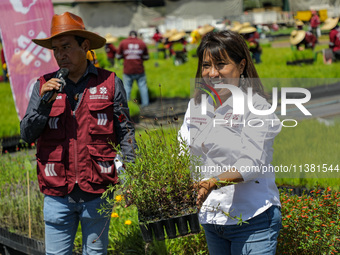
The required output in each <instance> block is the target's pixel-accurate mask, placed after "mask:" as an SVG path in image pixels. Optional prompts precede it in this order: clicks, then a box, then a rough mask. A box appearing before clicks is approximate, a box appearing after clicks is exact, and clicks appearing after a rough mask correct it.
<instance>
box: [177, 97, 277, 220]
mask: <svg viewBox="0 0 340 255" xmlns="http://www.w3.org/2000/svg"><path fill="white" fill-rule="evenodd" d="M243 94H244V97H245V100H244V101H245V102H247V95H246V94H245V93H243ZM252 100H253V106H254V108H255V109H257V110H268V109H270V107H271V106H270V104H269V103H268V102H267V101H266V100H265V99H264V98H263V97H261V96H259V95H258V94H254V95H253V97H252ZM213 103H214V102H213V100H212V98H210V97H209V98H208V99H207V107H206V113H204V114H202V106H201V104H199V105H195V103H194V100H193V99H191V100H190V102H189V105H188V109H187V111H186V114H185V117H184V122H183V125H182V127H181V129H180V131H179V136H180V137H182V139H183V140H184V141H186V142H187V143H188V145H189V148H190V151H191V153H193V154H194V155H197V156H200V160H201V165H200V166H195V169H194V170H193V171H200V174H201V177H202V179H209V178H211V177H213V176H216V175H219V174H221V173H222V172H224V171H226V170H227V169H230V168H232V167H235V168H236V169H237V170H238V171H239V172H240V174H241V175H242V177H243V179H244V181H243V182H241V183H238V184H234V185H228V186H224V187H221V188H219V189H216V190H213V191H212V192H211V193H210V195H209V196H208V198H207V199H206V201H205V202H204V203H203V205H202V208H201V210H200V213H199V219H200V223H201V224H206V223H208V224H219V225H233V224H236V223H237V219H233V217H240V216H241V215H242V220H244V221H246V220H248V219H250V218H253V217H255V216H257V215H259V214H260V213H262V212H264V211H265V210H266V209H268V208H269V207H271V206H272V205H278V206H281V204H280V200H279V192H278V189H277V187H276V184H275V172H274V171H273V168H272V166H271V165H270V163H271V161H272V158H273V142H274V138H275V136H276V135H277V134H278V133H279V132H280V131H281V126H282V125H281V122H280V120H279V119H278V118H277V116H276V115H275V114H274V113H272V114H269V115H264V116H262V115H256V114H254V113H252V112H250V110H249V109H248V106H247V104H246V103H245V105H244V114H243V115H240V114H233V97H232V96H231V97H229V98H228V99H227V100H226V101H225V102H224V103H223V105H221V106H220V107H218V108H217V109H216V111H215V110H214V105H213ZM228 215H230V216H231V217H229V216H228Z"/></svg>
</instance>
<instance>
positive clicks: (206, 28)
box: [198, 24, 215, 35]
mask: <svg viewBox="0 0 340 255" xmlns="http://www.w3.org/2000/svg"><path fill="white" fill-rule="evenodd" d="M214 29H215V27H213V26H212V25H209V24H206V25H204V26H203V27H200V28H199V29H198V33H200V35H205V34H206V33H209V32H211V31H213V30H214Z"/></svg>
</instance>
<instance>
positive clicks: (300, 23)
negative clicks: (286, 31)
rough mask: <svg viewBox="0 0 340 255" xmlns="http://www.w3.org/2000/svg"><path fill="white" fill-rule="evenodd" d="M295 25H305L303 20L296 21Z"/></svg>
mask: <svg viewBox="0 0 340 255" xmlns="http://www.w3.org/2000/svg"><path fill="white" fill-rule="evenodd" d="M295 25H296V26H303V25H304V23H303V22H302V21H301V20H299V19H298V20H295Z"/></svg>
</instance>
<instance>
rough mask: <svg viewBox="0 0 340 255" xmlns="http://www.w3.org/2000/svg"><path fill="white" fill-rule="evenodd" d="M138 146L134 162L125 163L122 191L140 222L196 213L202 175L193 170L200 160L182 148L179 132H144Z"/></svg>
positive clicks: (155, 130) (167, 130)
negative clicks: (136, 209) (131, 203)
mask: <svg viewBox="0 0 340 255" xmlns="http://www.w3.org/2000/svg"><path fill="white" fill-rule="evenodd" d="M137 142H138V149H137V150H136V151H135V153H136V155H137V157H136V159H135V162H133V163H130V162H124V164H125V168H126V169H125V171H124V174H122V176H121V177H122V178H123V179H124V184H123V185H121V188H122V189H123V191H124V193H125V196H126V198H127V199H129V200H131V201H133V204H134V205H136V206H137V208H138V212H139V216H140V219H141V221H144V222H148V221H153V220H159V219H166V218H171V217H174V216H179V215H184V214H189V213H193V212H196V196H197V185H196V184H197V181H198V180H199V176H198V175H199V173H195V172H194V171H191V168H192V166H194V164H195V162H196V161H197V160H198V159H197V158H195V157H194V156H192V155H191V154H190V153H189V151H188V149H187V148H186V147H184V146H182V141H180V140H179V139H177V130H176V129H175V128H171V127H170V128H167V129H165V128H164V127H163V125H160V128H158V129H156V128H152V129H145V130H144V134H143V135H142V134H140V135H139V137H138V138H137ZM112 190H113V188H112V189H111V191H112Z"/></svg>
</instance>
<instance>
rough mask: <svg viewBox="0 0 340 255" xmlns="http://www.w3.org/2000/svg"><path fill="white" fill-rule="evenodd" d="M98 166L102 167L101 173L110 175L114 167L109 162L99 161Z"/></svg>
mask: <svg viewBox="0 0 340 255" xmlns="http://www.w3.org/2000/svg"><path fill="white" fill-rule="evenodd" d="M98 165H99V166H100V170H101V171H100V173H104V174H109V173H111V171H112V166H111V165H110V163H109V162H107V161H98Z"/></svg>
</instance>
